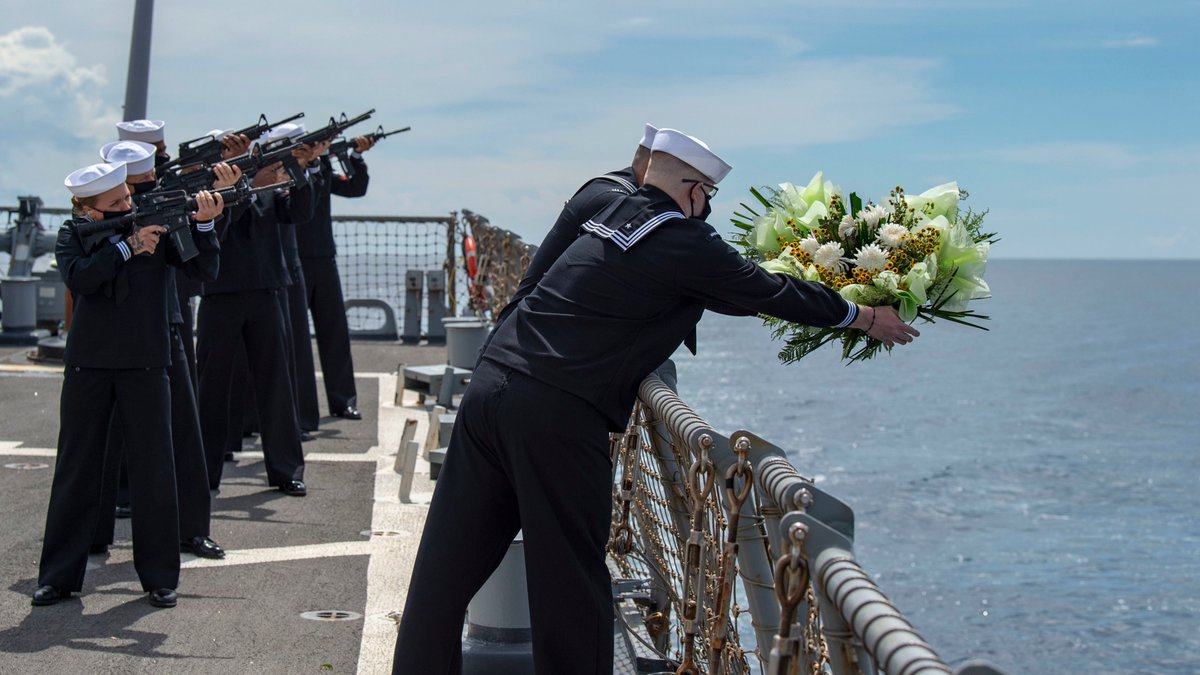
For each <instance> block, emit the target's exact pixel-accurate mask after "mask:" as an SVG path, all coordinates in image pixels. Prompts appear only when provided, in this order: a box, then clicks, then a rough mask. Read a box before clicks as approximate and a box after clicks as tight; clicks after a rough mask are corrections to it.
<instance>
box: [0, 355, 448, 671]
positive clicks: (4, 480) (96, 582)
mask: <svg viewBox="0 0 1200 675" xmlns="http://www.w3.org/2000/svg"><path fill="white" fill-rule="evenodd" d="M353 351H354V361H355V367H356V381H357V385H358V392H359V406H358V407H359V409H360V410H361V411H362V413H363V419H362V420H361V421H349V420H343V419H338V418H328V417H327V418H323V419H322V420H321V429H320V430H319V431H318V432H317V433H316V434H314V436H315V437H316V438H315V440H313V441H310V442H308V443H305V444H304V452H305V456H306V465H307V468H306V473H305V480H306V482H307V483H308V488H309V492H308V496H307V497H305V498H303V499H296V498H293V497H288V496H285V495H283V494H282V493H280V492H278V491H276V490H272V489H268V487H267V484H266V477H265V471H264V468H263V460H262V454H261V452H260V450H259V449H258V448H255V449H247V450H246V451H245V452H242V453H239V454H238V455H237V457H236V460H237V461H236V462H235V463H230V464H227V465H226V470H225V476H224V478H223V480H222V486H221V491H220V493H219V494H217V495H216V497H215V499H214V502H213V517H212V538H213V539H214V540H216V541H217V542H218V543H219V544H220V545H221V546H223V547H224V548H225V549H226V550H227V551H228V556H227V557H226V559H225V560H221V561H209V560H203V559H198V558H195V557H194V556H191V555H188V554H183V560H184V563H183V567H184V569H183V573H182V577H181V582H180V587H179V606H178V607H176V608H174V609H170V610H156V609H154V608H152V607H151V606H150V605H149V604H148V603H147V602H146V599H145V594H144V593H142V592H141V589H140V586H139V584H138V582H137V578H136V574H135V573H134V569H133V562H132V549H131V545H130V521H128V520H118V521H117V531H116V544H115V545H114V546H112V547H110V549H109V552H108V553H107V554H106V555H98V556H91V557H90V558H89V561H88V563H89V565H88V567H89V569H88V572H87V577H86V579H85V580H84V589H83V593H82V594H79V595H76V596H74V597H72V598H71V599H70V600H67V601H64V602H62V603H60V604H58V605H55V606H52V607H38V608H33V607H30V605H29V594H30V593H32V591H33V590H34V588H35V587H36V584H37V565H38V557H39V554H40V550H41V540H42V531H43V527H44V525H45V514H46V504H47V500H48V498H49V492H50V483H51V478H52V475H53V468H52V467H53V464H54V448H55V445H56V438H57V433H58V425H59V419H58V399H59V393H60V391H61V386H62V378H61V372H60V371H61V368H53V367H44V366H38V365H36V364H32V363H31V362H29V361H28V360H27V359H25V357H24V352H25V350H24V349H9V350H5V351H0V510H2V511H3V513H4V525H5V526H4V527H3V529H0V574H2V575H3V579H4V580H5V585H4V590H3V592H0V609H2V610H3V618H0V662H2V663H3V664H4V668H3V670H4V671H5V672H22V673H66V672H121V673H143V672H145V673H149V672H153V673H208V672H213V673H216V672H256V673H257V672H262V673H298V672H335V673H347V672H360V673H376V672H387V671H388V664H390V662H391V649H392V643H393V640H394V635H395V623H394V620H393V619H392V618H390V617H389V616H388V615H389V613H391V612H395V611H398V610H400V609H401V606H402V603H403V600H404V595H405V592H406V585H407V583H408V577H409V573H410V570H411V561H412V556H413V555H414V554H415V552H416V546H417V542H418V537H419V533H420V531H421V527H422V525H423V524H424V519H425V511H426V506H425V505H426V504H427V503H428V499H429V495H430V494H431V493H432V489H433V483H432V482H430V481H429V480H428V464H427V463H423V462H422V463H419V465H418V470H417V471H418V474H417V477H416V481H415V483H414V486H413V493H414V495H413V496H414V501H415V502H416V503H414V504H401V503H400V502H399V500H398V499H397V497H396V495H397V492H398V487H399V476H397V475H396V474H395V472H394V471H393V466H394V460H395V454H394V453H395V452H396V449H397V448H398V446H399V442H400V434H401V433H402V430H403V427H404V425H405V421H406V419H416V420H417V423H418V425H419V427H418V429H417V436H416V437H417V438H418V439H420V438H424V434H425V433H426V432H425V425H426V424H427V419H428V415H427V412H426V410H425V409H424V408H423V407H422V408H417V407H415V404H416V397H415V395H413V394H412V393H411V392H409V394H408V396H407V398H406V399H405V401H404V403H405V404H407V405H411V406H414V407H413V408H403V407H397V406H396V405H395V392H396V386H397V383H396V381H397V378H396V375H395V373H396V369H397V366H398V364H400V363H406V364H408V365H426V364H436V363H445V360H446V352H445V349H444V347H440V346H436V347H429V346H400V345H393V344H386V345H385V344H377V343H356V344H354V346H353ZM318 377H319V374H318ZM320 389H321V386H320V381H318V390H320ZM319 395H320V396H321V406H322V410H323V411H326V406H325V403H324V393H323V392H319ZM250 441H251V439H247V440H246V443H247V445H249V443H250ZM97 450H98V451H99V450H101V449H100V448H98V449H97ZM422 472H424V473H422ZM136 509H137V507H136V505H134V510H135V517H136ZM312 613H323V614H318V615H317V616H319V617H326V618H323V619H321V618H319V619H318V620H311V619H306V618H303V615H309V616H313V614H312ZM339 619H342V620H339Z"/></svg>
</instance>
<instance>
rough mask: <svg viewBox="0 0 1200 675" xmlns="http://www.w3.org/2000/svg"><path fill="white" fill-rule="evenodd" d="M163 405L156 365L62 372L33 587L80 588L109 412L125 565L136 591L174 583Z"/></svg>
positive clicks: (167, 395)
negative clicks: (121, 457) (120, 460)
mask: <svg viewBox="0 0 1200 675" xmlns="http://www.w3.org/2000/svg"><path fill="white" fill-rule="evenodd" d="M170 408H171V385H170V383H169V382H168V380H167V372H166V369H164V368H146V369H130V370H108V369H101V368H76V367H71V366H68V367H67V369H66V373H65V377H64V378H63V388H62V399H61V402H60V405H59V415H60V419H61V423H60V428H59V432H58V457H57V459H56V460H55V463H54V481H53V483H52V485H51V488H50V506H49V508H48V509H47V510H46V534H45V537H44V539H43V540H42V557H41V564H40V569H39V572H38V585H47V584H49V585H51V586H55V587H56V588H58V589H60V590H65V591H73V592H74V591H79V590H81V589H82V588H83V573H84V569H85V567H86V565H87V555H88V546H89V545H90V544H91V543H92V537H93V534H94V532H95V530H96V522H97V516H98V515H99V511H98V509H97V507H98V505H99V503H100V490H101V487H100V484H101V474H102V472H103V469H104V454H105V453H104V442H105V438H106V437H107V436H108V427H109V420H110V418H111V417H112V415H113V411H114V409H115V410H116V414H117V417H116V421H117V422H118V423H119V424H120V425H121V429H122V431H123V433H124V436H125V448H126V452H127V453H128V456H129V488H130V492H131V497H132V503H131V505H132V507H133V567H134V569H135V570H137V575H138V579H140V580H141V582H142V588H143V589H144V590H147V591H151V590H154V589H157V588H176V587H177V586H178V585H179V515H178V511H177V507H176V502H175V462H174V460H173V458H172V453H171V417H170V415H171V410H170ZM111 513H112V511H111V510H110V511H109V514H110V515H111Z"/></svg>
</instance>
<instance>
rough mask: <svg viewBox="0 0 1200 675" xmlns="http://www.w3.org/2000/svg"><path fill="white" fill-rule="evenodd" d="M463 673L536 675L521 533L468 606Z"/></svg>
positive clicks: (472, 674) (466, 674) (471, 674)
mask: <svg viewBox="0 0 1200 675" xmlns="http://www.w3.org/2000/svg"><path fill="white" fill-rule="evenodd" d="M462 672H463V675H492V674H495V673H504V674H505V675H524V674H526V673H530V674H532V673H533V630H532V628H531V627H530V623H529V588H528V586H527V585H526V583H525V542H524V539H523V537H522V534H521V533H519V532H518V533H517V538H516V539H514V540H513V543H512V544H511V545H510V546H509V547H508V553H506V554H505V555H504V560H503V561H501V563H500V566H499V567H497V568H496V571H495V572H492V576H491V577H489V578H488V580H487V582H486V583H484V584H483V587H482V588H480V589H479V592H478V593H476V594H475V597H474V598H472V599H471V604H470V605H468V606H467V636H466V637H465V638H463V646H462Z"/></svg>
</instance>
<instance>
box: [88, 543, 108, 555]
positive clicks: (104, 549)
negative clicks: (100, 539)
mask: <svg viewBox="0 0 1200 675" xmlns="http://www.w3.org/2000/svg"><path fill="white" fill-rule="evenodd" d="M101 553H108V544H92V545H91V546H89V547H88V555H100V554H101Z"/></svg>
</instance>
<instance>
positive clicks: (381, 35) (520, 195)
mask: <svg viewBox="0 0 1200 675" xmlns="http://www.w3.org/2000/svg"><path fill="white" fill-rule="evenodd" d="M158 4H159V6H158V7H157V8H156V13H155V21H154V43H153V52H152V55H153V64H152V66H151V71H150V104H149V113H150V116H151V117H157V118H162V119H165V120H167V122H168V127H167V131H168V143H169V144H171V145H172V146H173V145H174V144H177V143H178V142H179V141H182V140H186V139H188V138H192V137H195V136H199V135H201V134H202V133H204V132H205V131H206V130H208V129H209V128H212V127H232V126H244V125H246V124H249V123H250V122H251V121H253V120H254V119H255V118H256V117H257V116H258V114H259V113H260V112H263V113H266V114H267V115H268V117H271V118H278V117H281V116H285V115H289V114H291V113H293V112H295V111H299V110H304V111H306V112H307V114H308V116H309V117H310V118H312V119H311V120H310V122H316V121H318V120H321V119H323V118H327V117H328V116H329V115H330V114H334V113H338V112H342V111H346V112H347V113H350V114H354V113H356V112H359V111H361V110H365V109H367V108H370V107H374V108H377V109H378V114H377V119H378V121H380V122H382V123H383V124H384V125H385V126H387V127H389V128H392V127H399V126H405V125H412V126H413V130H412V131H411V132H409V133H407V134H404V135H402V136H398V137H396V138H394V139H388V140H387V141H385V142H384V144H381V145H380V146H378V147H377V148H376V149H375V150H373V151H372V152H371V153H370V154H369V155H368V160H369V162H370V164H371V170H372V176H373V179H372V184H371V191H370V193H369V194H368V196H367V197H366V198H363V199H360V200H354V201H351V200H337V201H336V202H335V204H336V206H335V208H336V209H337V210H338V211H339V212H342V213H373V214H393V213H394V214H405V215H418V214H445V213H447V212H449V211H453V210H458V209H462V208H469V209H472V210H474V211H477V212H480V213H482V214H484V215H487V216H488V217H489V218H490V219H491V220H492V222H494V223H496V224H499V225H501V226H503V227H507V228H509V229H512V230H514V231H516V232H518V233H520V234H521V235H523V236H525V237H526V238H528V239H530V240H533V241H540V239H541V237H542V235H543V234H544V233H545V232H546V230H547V229H548V227H549V225H550V224H551V223H552V222H553V219H554V216H555V215H556V213H557V211H558V209H559V208H560V207H561V204H562V202H563V200H564V199H566V198H567V197H569V196H570V195H571V193H572V192H573V191H574V190H575V188H576V187H577V186H578V185H579V184H580V183H581V182H582V181H583V180H585V179H586V178H588V177H590V176H592V175H595V174H597V173H601V172H603V171H606V170H609V169H613V168H619V167H621V166H624V165H626V164H627V163H628V161H629V157H630V155H631V154H632V151H633V148H634V145H635V144H636V142H637V139H638V138H639V137H640V133H641V125H642V123H643V122H647V121H648V122H652V123H654V124H657V125H659V126H671V127H675V128H679V129H682V130H684V131H686V132H688V133H691V134H693V135H696V136H699V137H701V138H703V139H705V140H706V141H708V143H709V144H710V145H711V146H712V147H713V149H714V150H715V151H717V152H718V153H719V154H721V155H722V156H723V157H724V158H725V159H727V160H728V161H729V162H730V163H731V164H732V165H733V166H734V171H733V172H732V173H731V174H730V176H729V177H728V178H727V179H726V180H725V181H724V183H723V184H722V186H721V187H722V190H721V193H720V195H719V196H718V199H717V201H716V203H715V204H714V209H715V210H714V214H713V216H712V217H711V218H710V221H711V222H713V223H714V224H716V225H717V227H718V229H720V230H722V231H729V230H730V229H731V228H730V227H729V226H728V225H727V223H728V217H729V215H730V213H731V212H732V211H733V209H734V208H735V207H736V202H737V201H740V200H741V199H742V198H743V196H744V195H745V193H746V192H745V191H746V188H747V187H749V186H751V185H755V186H757V185H765V184H773V183H778V182H780V181H785V180H790V181H794V182H800V181H807V180H808V178H810V177H811V176H812V174H813V173H814V172H815V171H817V170H824V171H825V172H826V175H827V177H828V178H830V179H831V180H833V181H834V183H836V184H838V185H839V186H841V187H843V188H845V189H847V190H855V191H857V192H859V193H860V194H863V195H866V196H868V197H875V198H879V197H880V196H882V195H883V194H885V193H886V192H887V190H888V189H889V188H890V187H892V186H893V185H897V184H899V185H903V186H904V187H905V188H906V189H908V190H909V191H915V192H919V191H921V190H924V189H925V188H928V187H931V186H933V185H935V184H938V183H941V182H944V181H947V180H957V181H958V182H959V183H960V184H961V185H962V186H963V187H965V188H967V189H968V190H969V191H970V193H971V197H970V200H969V201H968V202H967V204H968V205H970V206H972V207H973V208H976V209H985V208H986V209H990V210H991V211H990V214H989V219H988V222H989V225H990V227H991V228H992V229H995V230H998V231H999V232H1000V233H1001V237H1002V241H1001V243H1000V244H998V245H997V246H996V247H994V248H993V252H992V253H993V256H994V257H1039V258H1059V257H1062V258H1197V257H1200V228H1198V227H1197V223H1196V217H1195V216H1194V215H1192V214H1191V211H1190V209H1189V205H1190V204H1191V203H1192V201H1193V199H1192V196H1193V195H1194V194H1195V193H1196V192H1197V190H1200V133H1198V132H1197V128H1196V120H1197V119H1200V115H1198V113H1200V76H1198V75H1197V72H1198V71H1200V47H1197V41H1196V39H1195V37H1194V36H1195V34H1196V32H1197V29H1198V28H1200V1H1198V0H1178V1H1175V2H1167V1H1155V0H1145V1H1143V2H1140V3H1136V4H1130V3H1128V2H1115V1H1110V0H1092V1H1088V2H1084V1H1072V2H1067V1H1059V2H1054V1H1051V0H1042V1H1039V2H1032V1H1024V0H1004V1H999V0H997V1H992V0H980V1H972V0H959V1H957V2H949V1H941V0H812V1H805V0H794V1H792V2H742V3H737V4H736V5H735V4H733V3H720V4H717V3H710V4H708V5H705V4H703V3H694V2H693V3H685V2H676V1H672V0H664V1H661V2H640V3H638V2H607V3H586V4H585V3H565V2H549V1H547V2H512V3H484V2H409V3H394V2H373V1H371V2H368V1H365V0H360V1H358V2H353V3H330V2H328V1H327V0H321V1H319V2H318V1H315V0H311V1H310V0H295V1H293V2H288V3H277V2H254V3H245V2H240V3H235V2H227V1H226V0H209V1H207V2H204V3H192V2H188V3H179V2H172V3H167V2H160V3H158ZM72 5H73V6H74V7H75V11H70V8H71V7H72ZM99 8H102V10H101V9H99ZM132 8H133V0H120V1H116V0H111V1H110V0H106V2H104V3H94V2H89V3H83V2H76V3H66V2H64V3H54V7H53V10H50V9H49V5H48V4H47V3H46V2H44V1H37V2H33V1H27V0H4V13H3V18H2V19H0V119H3V120H4V123H3V125H0V203H3V204H13V203H15V201H16V199H15V198H16V195H18V194H26V193H35V194H40V195H42V196H43V198H44V199H45V200H46V202H47V204H50V205H62V204H65V203H66V201H67V193H66V191H65V190H64V189H63V188H62V183H61V181H62V177H63V176H65V175H66V174H67V173H69V172H70V171H71V170H73V169H74V168H77V167H78V166H82V165H83V164H86V163H90V162H92V161H94V158H95V157H96V155H95V153H96V152H97V149H98V148H99V146H100V145H101V144H103V143H104V142H107V141H109V140H112V139H113V138H114V130H113V129H114V128H113V126H112V125H113V124H114V123H115V122H116V121H117V120H118V119H119V118H120V117H121V112H120V108H121V104H122V102H123V98H124V79H125V71H126V67H127V58H128V49H129V33H130V26H131V23H132V21H131V18H132Z"/></svg>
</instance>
